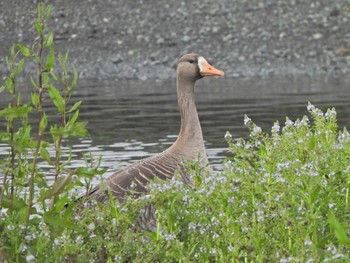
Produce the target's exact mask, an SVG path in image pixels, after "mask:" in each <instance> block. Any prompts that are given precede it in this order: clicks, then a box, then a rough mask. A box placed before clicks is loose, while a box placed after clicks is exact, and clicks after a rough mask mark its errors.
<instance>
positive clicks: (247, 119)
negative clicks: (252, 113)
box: [244, 115, 252, 126]
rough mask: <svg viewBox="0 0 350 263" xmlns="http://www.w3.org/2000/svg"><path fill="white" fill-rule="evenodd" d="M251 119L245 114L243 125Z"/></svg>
mask: <svg viewBox="0 0 350 263" xmlns="http://www.w3.org/2000/svg"><path fill="white" fill-rule="evenodd" d="M251 121H252V119H251V118H249V117H248V116H247V115H245V116H244V125H245V126H247V125H248V124H249V123H250V122H251Z"/></svg>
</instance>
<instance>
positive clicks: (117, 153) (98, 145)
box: [0, 77, 350, 175]
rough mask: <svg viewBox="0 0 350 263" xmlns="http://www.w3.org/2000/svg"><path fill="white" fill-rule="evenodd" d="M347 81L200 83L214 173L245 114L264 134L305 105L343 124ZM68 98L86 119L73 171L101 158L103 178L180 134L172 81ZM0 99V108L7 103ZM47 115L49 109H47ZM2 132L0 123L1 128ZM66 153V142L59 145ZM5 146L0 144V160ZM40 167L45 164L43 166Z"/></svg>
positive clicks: (111, 84)
mask: <svg viewBox="0 0 350 263" xmlns="http://www.w3.org/2000/svg"><path fill="white" fill-rule="evenodd" d="M349 90H350V86H349V79H346V78H345V77H338V78H334V77H333V78H319V79H311V78H307V77H302V78H298V79H296V78H293V79H289V78H271V79H225V78H207V79H202V80H200V81H198V82H197V85H196V104H197V108H198V113H199V117H200V120H201V124H202V130H203V134H204V138H205V141H206V148H207V153H208V157H209V161H210V162H211V164H212V166H213V168H214V169H215V170H218V169H220V165H219V164H220V163H221V162H222V159H223V158H224V157H225V155H226V153H227V144H226V142H225V140H224V134H225V132H226V131H230V132H231V134H232V136H233V137H247V136H248V135H249V133H248V130H247V129H246V128H245V126H244V125H243V117H244V114H247V115H248V116H249V117H250V118H251V119H252V120H253V121H254V122H255V123H256V124H257V125H259V126H261V127H262V129H263V130H264V131H270V130H271V126H272V125H273V122H274V121H275V120H279V121H280V124H281V125H282V124H284V121H285V116H289V117H290V118H291V119H292V120H294V119H296V118H299V117H302V116H303V115H305V114H307V110H306V106H307V102H308V101H311V102H312V103H313V104H314V105H315V106H316V107H318V108H321V109H322V110H325V109H326V108H327V107H335V108H336V110H337V113H338V120H339V124H340V127H343V126H347V127H349V126H350V117H349V116H350V106H349V105H350V92H349ZM74 98H75V99H76V100H83V104H82V106H81V114H80V116H81V119H82V120H85V121H88V129H89V131H90V136H89V137H88V138H85V139H81V140H76V141H74V142H69V143H71V144H72V146H73V152H74V154H75V155H76V158H75V161H74V162H73V164H72V167H74V166H77V165H81V164H82V163H83V161H82V160H81V158H80V156H81V154H82V153H84V152H92V153H93V154H94V156H96V157H97V156H99V155H102V157H103V162H102V166H104V167H107V168H109V170H108V173H107V175H109V174H111V172H113V171H114V170H116V169H119V168H122V167H124V166H126V165H128V164H130V163H132V162H133V161H135V160H137V159H140V158H144V157H147V156H149V155H152V154H154V153H158V152H161V151H163V150H164V149H166V148H167V147H169V145H171V144H172V143H173V142H174V141H175V139H176V135H177V133H178V131H179V126H180V117H179V113H178V108H177V101H176V88H175V79H173V80H166V81H164V80H162V81H160V80H147V81H137V80H130V81H117V80H108V81H101V80H91V79H89V80H87V79H86V80H81V81H80V82H79V86H78V88H77V89H76V91H75V94H74ZM6 103H7V102H6V101H5V98H4V97H3V98H1V97H0V106H1V107H3V106H4V105H6ZM51 110H52V109H51ZM0 128H1V129H3V128H4V126H3V124H1V126H0ZM65 145H66V147H65V151H64V154H65V155H67V152H68V149H69V147H68V146H69V145H68V144H67V143H66V144H65ZM6 150H7V148H6V147H4V145H1V144H0V158H2V156H4V155H5V154H6ZM42 165H43V166H44V164H42Z"/></svg>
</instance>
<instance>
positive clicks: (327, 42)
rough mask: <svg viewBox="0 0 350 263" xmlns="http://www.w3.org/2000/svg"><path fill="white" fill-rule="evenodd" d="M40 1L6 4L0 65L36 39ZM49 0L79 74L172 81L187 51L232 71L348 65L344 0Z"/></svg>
mask: <svg viewBox="0 0 350 263" xmlns="http://www.w3.org/2000/svg"><path fill="white" fill-rule="evenodd" d="M35 2H36V1H29V0H28V1H23V0H15V1H14V0H2V1H1V2H0V10H1V11H0V47H1V48H0V58H1V61H0V63H1V64H4V63H3V61H4V59H3V58H4V57H5V55H6V54H8V53H9V49H10V46H11V44H12V43H15V42H21V43H26V44H30V43H31V42H32V38H33V29H32V21H33V19H34V18H35V13H36V4H35ZM50 2H51V3H52V5H53V12H52V19H51V21H50V26H49V27H50V29H51V30H52V31H54V33H55V41H56V42H55V43H56V50H61V51H66V50H68V51H69V52H70V58H71V61H72V62H73V63H74V64H75V65H76V66H77V67H78V70H79V72H80V75H81V76H82V77H93V78H95V77H97V78H107V77H113V78H120V79H129V78H138V79H141V80H145V79H147V78H164V79H166V78H169V77H172V76H174V70H173V67H174V65H175V61H176V60H177V58H178V57H179V56H180V55H181V54H183V53H187V52H197V53H200V54H203V55H204V56H205V57H207V58H208V59H209V60H211V61H213V62H214V64H215V65H217V66H218V67H219V68H221V69H223V70H224V71H225V73H226V76H228V77H241V76H246V77H250V76H270V75H279V76H281V75H282V76H283V75H298V74H307V75H310V76H316V75H325V74H332V75H333V74H343V73H349V71H350V66H349V65H348V64H347V61H348V60H350V54H349V51H348V43H349V42H350V33H349V24H350V15H349V14H347V13H344V12H343V11H342V9H341V8H342V7H343V6H344V5H345V4H346V2H347V1H346V0H322V1H314V0H290V1H284V0H260V1H258V0H234V1H232V0H221V1H217V2H214V1H211V0H195V1H152V0H151V1H142V0H140V1H136V0H135V1H120V0H104V1H102V0H100V1H99V0H87V1H70V0H61V1H58V0H56V1H50ZM0 70H1V71H2V72H4V67H3V66H1V68H0Z"/></svg>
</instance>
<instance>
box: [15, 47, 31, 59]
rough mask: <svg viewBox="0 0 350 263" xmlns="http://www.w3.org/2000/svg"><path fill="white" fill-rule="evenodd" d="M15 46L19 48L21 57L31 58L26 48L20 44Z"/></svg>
mask: <svg viewBox="0 0 350 263" xmlns="http://www.w3.org/2000/svg"><path fill="white" fill-rule="evenodd" d="M16 46H17V47H18V48H19V50H20V51H21V53H22V55H23V56H25V57H27V58H29V57H30V56H31V53H30V50H29V48H27V47H26V46H23V45H22V44H16Z"/></svg>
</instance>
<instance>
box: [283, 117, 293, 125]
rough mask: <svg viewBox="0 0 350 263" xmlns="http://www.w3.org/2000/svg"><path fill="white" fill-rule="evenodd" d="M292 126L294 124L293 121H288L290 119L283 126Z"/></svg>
mask: <svg viewBox="0 0 350 263" xmlns="http://www.w3.org/2000/svg"><path fill="white" fill-rule="evenodd" d="M293 124H294V123H293V121H292V120H290V119H288V118H287V120H286V122H285V123H284V125H285V126H286V127H289V126H293Z"/></svg>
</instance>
